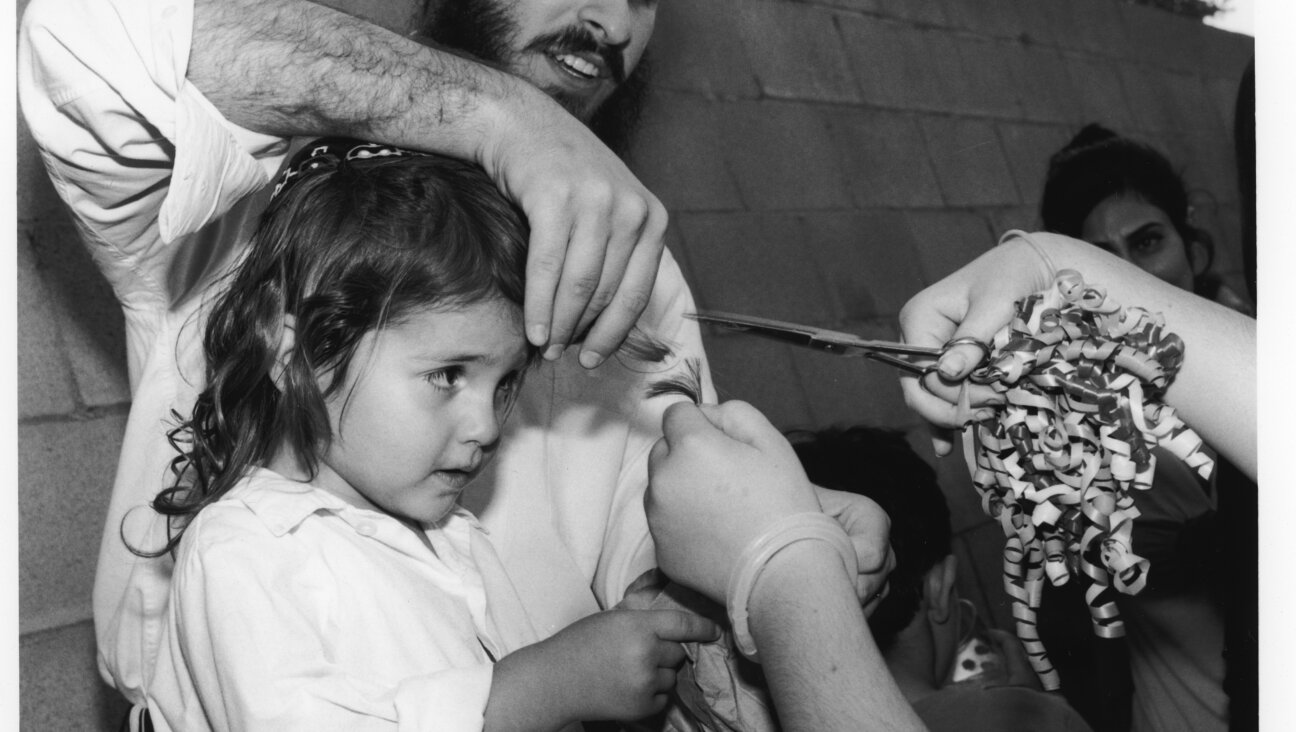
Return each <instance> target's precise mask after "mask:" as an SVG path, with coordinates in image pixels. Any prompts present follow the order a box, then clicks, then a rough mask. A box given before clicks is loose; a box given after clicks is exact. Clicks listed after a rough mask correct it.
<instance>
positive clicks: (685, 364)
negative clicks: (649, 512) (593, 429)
mask: <svg viewBox="0 0 1296 732" xmlns="http://www.w3.org/2000/svg"><path fill="white" fill-rule="evenodd" d="M695 310H696V306H695V305H694V303H693V294H692V293H691V292H690V291H689V287H688V284H687V283H686V282H685V280H684V275H683V273H682V272H681V271H680V268H679V265H678V264H677V263H676V262H675V259H674V257H672V256H671V254H670V252H669V251H668V252H666V253H665V254H664V255H663V257H662V264H661V268H660V270H659V272H658V276H657V282H656V284H655V286H654V288H653V295H652V299H651V300H650V301H649V305H648V308H647V309H646V310H645V312H644V314H643V316H641V317H640V320H639V327H640V328H641V329H643V330H644V331H645V332H647V333H648V334H649V335H650V336H652V337H653V338H654V339H657V340H659V341H661V342H663V343H664V344H666V345H668V346H670V348H671V355H670V356H668V357H667V360H666V363H665V364H664V367H663V368H662V369H660V370H657V371H654V372H651V373H647V374H645V378H644V379H643V381H642V385H641V388H640V389H639V390H637V391H635V392H632V393H630V394H627V395H626V398H627V399H630V400H632V401H633V402H634V403H635V404H636V406H635V407H634V408H633V410H632V414H633V418H632V424H631V427H630V431H629V436H628V437H627V440H626V448H625V453H624V455H625V458H624V463H623V464H622V467H621V472H620V474H619V476H618V480H617V487H616V492H615V495H614V496H613V501H612V505H611V510H610V513H609V517H608V524H607V530H606V533H605V535H604V539H603V553H602V554H601V555H600V558H599V564H598V568H597V570H596V573H595V577H594V592H595V595H596V597H597V598H598V601H599V604H600V605H601V606H602V607H604V608H610V607H613V606H614V605H616V604H617V603H618V602H620V601H621V599H622V597H623V596H624V594H625V590H626V588H627V587H629V585H630V583H631V582H633V581H634V580H635V579H636V578H638V577H639V576H640V575H642V574H643V573H644V572H646V571H648V570H649V569H652V568H654V567H656V566H657V557H656V548H655V546H654V545H653V541H652V536H651V535H650V534H649V532H648V519H647V516H646V514H645V513H644V506H643V500H644V491H645V490H646V489H647V487H648V455H649V453H650V452H651V451H652V447H653V445H654V444H656V442H657V440H658V439H659V438H660V437H661V434H662V417H663V415H664V413H665V411H666V408H667V407H669V406H670V405H671V404H673V403H675V402H677V401H679V400H680V399H681V397H680V396H673V395H664V396H656V397H649V396H648V393H647V392H648V389H649V388H650V387H651V386H652V384H653V383H654V382H658V381H662V380H666V379H673V378H677V377H678V378H680V380H682V381H695V382H696V383H695V384H694V386H696V387H697V388H698V390H699V396H700V397H701V400H702V401H703V402H704V403H709V404H714V403H715V402H716V393H715V386H714V385H713V384H712V382H711V370H710V367H709V366H708V365H707V358H706V352H705V351H704V350H703V348H702V334H701V330H700V328H699V326H698V323H697V321H695V320H692V319H690V318H685V317H684V314H685V313H691V312H693V311H695Z"/></svg>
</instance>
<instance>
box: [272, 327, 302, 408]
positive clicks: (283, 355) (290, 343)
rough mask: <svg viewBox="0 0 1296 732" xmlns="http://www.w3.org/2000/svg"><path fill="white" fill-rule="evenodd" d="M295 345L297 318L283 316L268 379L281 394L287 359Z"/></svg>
mask: <svg viewBox="0 0 1296 732" xmlns="http://www.w3.org/2000/svg"><path fill="white" fill-rule="evenodd" d="M296 345H297V316H295V315H284V317H283V323H281V324H280V326H279V345H278V347H277V348H276V349H275V358H274V364H273V365H271V367H270V379H271V380H272V381H274V385H275V388H277V389H278V390H279V391H281V392H282V391H283V389H284V383H283V381H284V373H285V372H287V370H288V358H289V356H291V355H292V350H293V348H294V347H295V346H296Z"/></svg>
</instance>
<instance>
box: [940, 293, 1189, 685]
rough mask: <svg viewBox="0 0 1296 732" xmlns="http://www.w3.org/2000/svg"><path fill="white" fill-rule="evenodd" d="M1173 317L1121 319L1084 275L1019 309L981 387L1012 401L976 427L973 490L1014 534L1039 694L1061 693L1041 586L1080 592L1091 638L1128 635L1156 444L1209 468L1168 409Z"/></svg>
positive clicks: (1179, 349)
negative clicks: (1040, 619)
mask: <svg viewBox="0 0 1296 732" xmlns="http://www.w3.org/2000/svg"><path fill="white" fill-rule="evenodd" d="M1164 326H1165V323H1164V319H1163V318H1162V317H1161V316H1160V315H1158V314H1153V313H1150V312H1148V311H1146V310H1143V309H1141V308H1134V307H1130V308H1122V307H1120V306H1119V305H1118V304H1116V303H1113V302H1111V300H1109V299H1108V298H1107V295H1106V292H1105V291H1104V290H1102V289H1101V288H1097V287H1093V286H1089V285H1086V284H1085V282H1084V279H1083V278H1082V277H1081V276H1080V274H1079V273H1077V272H1075V271H1073V270H1063V271H1061V272H1059V273H1058V274H1057V277H1056V278H1055V279H1054V282H1053V286H1052V287H1050V288H1049V289H1048V290H1045V291H1043V292H1040V293H1036V294H1034V295H1032V296H1030V297H1027V298H1025V299H1023V300H1020V301H1018V303H1017V308H1016V315H1015V317H1014V318H1013V320H1012V322H1011V323H1009V324H1008V326H1006V327H1005V328H1004V329H1002V330H1001V331H999V333H997V334H996V335H995V338H994V342H993V343H992V344H991V355H990V360H989V363H988V365H986V366H985V367H983V368H982V369H980V370H979V371H978V372H977V373H976V374H974V375H973V381H975V382H978V383H986V384H989V385H990V386H991V387H992V388H994V389H995V390H996V391H997V392H999V393H1001V394H1003V396H1004V397H1005V399H1006V404H1004V405H1003V406H1001V407H997V408H995V411H994V416H992V417H991V418H989V419H987V420H983V421H981V422H977V423H975V424H973V425H972V428H971V435H970V437H971V439H970V440H968V441H966V442H965V445H966V449H967V457H968V464H969V467H970V468H971V471H972V482H973V484H974V485H975V486H976V489H977V491H978V493H979V494H980V496H981V505H982V508H983V509H984V510H985V512H986V514H987V515H988V516H990V517H991V518H994V519H995V520H996V521H998V523H999V525H1000V527H1001V528H1002V529H1003V532H1004V536H1005V540H1006V541H1005V546H1004V588H1005V590H1006V591H1007V593H1008V595H1009V596H1010V597H1011V598H1012V605H1013V617H1014V619H1015V620H1016V625H1017V628H1016V630H1017V637H1018V638H1019V639H1020V640H1021V641H1022V644H1023V645H1024V646H1025V648H1026V653H1027V656H1028V658H1029V659H1030V662H1031V665H1032V667H1033V668H1034V669H1035V673H1036V674H1037V675H1038V676H1039V677H1040V681H1041V682H1042V683H1043V685H1044V688H1046V689H1049V690H1053V689H1057V688H1058V687H1059V686H1060V682H1059V680H1058V675H1057V672H1056V670H1054V669H1053V666H1052V664H1051V663H1050V662H1049V660H1048V656H1047V654H1045V652H1044V646H1043V644H1041V643H1040V639H1039V633H1038V631H1037V628H1036V613H1037V611H1038V609H1039V604H1040V596H1041V593H1042V591H1043V583H1044V582H1045V581H1046V580H1047V581H1049V582H1052V583H1053V584H1054V585H1061V584H1064V583H1066V582H1067V581H1068V580H1069V579H1070V577H1072V576H1078V577H1079V578H1080V581H1082V582H1084V583H1085V599H1086V602H1087V604H1088V606H1089V612H1090V617H1091V619H1092V621H1093V627H1094V632H1095V633H1096V634H1097V635H1099V636H1101V637H1105V638H1117V637H1121V636H1123V635H1124V634H1125V626H1124V623H1123V622H1122V621H1121V618H1120V613H1119V611H1118V610H1117V608H1116V603H1115V595H1114V594H1113V593H1114V592H1121V593H1124V594H1127V595H1134V594H1137V593H1138V592H1139V591H1140V590H1142V589H1143V586H1144V585H1145V584H1146V583H1147V576H1148V571H1149V566H1148V561H1147V560H1146V559H1144V558H1143V557H1140V556H1139V555H1138V554H1136V553H1135V551H1134V520H1135V519H1136V518H1138V515H1139V512H1138V509H1137V508H1135V507H1134V501H1133V498H1132V492H1133V491H1136V490H1148V489H1149V488H1151V486H1152V474H1153V471H1154V469H1155V467H1156V457H1155V455H1154V454H1153V452H1152V450H1153V448H1154V447H1161V448H1164V449H1166V450H1169V451H1170V453H1171V454H1173V455H1175V456H1176V457H1178V458H1179V459H1181V460H1183V461H1184V462H1185V463H1186V464H1187V465H1188V466H1190V467H1191V468H1193V469H1194V470H1196V471H1197V472H1198V474H1199V475H1201V476H1202V477H1203V478H1207V477H1209V476H1210V473H1211V470H1212V469H1213V467H1214V462H1213V461H1212V460H1211V458H1210V457H1209V456H1208V455H1207V454H1206V453H1205V452H1204V451H1203V450H1202V440H1201V438H1200V437H1198V436H1197V434H1196V433H1195V432H1193V430H1192V429H1190V428H1189V427H1188V426H1187V425H1185V424H1184V423H1183V421H1182V420H1180V419H1179V417H1178V416H1177V415H1176V414H1175V411H1174V409H1172V408H1171V407H1169V406H1167V405H1165V404H1163V403H1161V401H1160V398H1161V396H1162V395H1163V394H1164V393H1165V390H1166V388H1167V387H1168V386H1169V385H1170V383H1171V382H1173V381H1174V377H1175V375H1176V374H1177V373H1178V372H1179V368H1180V366H1181V365H1182V364H1183V357H1184V344H1183V341H1182V340H1181V339H1180V338H1179V336H1177V335H1175V334H1173V333H1170V332H1168V331H1166V330H1165V327H1164Z"/></svg>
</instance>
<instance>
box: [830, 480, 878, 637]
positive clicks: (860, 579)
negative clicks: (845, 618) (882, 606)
mask: <svg viewBox="0 0 1296 732" xmlns="http://www.w3.org/2000/svg"><path fill="white" fill-rule="evenodd" d="M815 490H816V491H817V493H818V496H819V505H820V506H822V507H823V512H824V513H825V514H827V515H829V516H831V517H833V518H835V519H837V522H838V523H840V524H841V526H842V528H843V529H845V530H846V535H847V536H849V537H850V540H851V544H852V545H854V547H855V560H856V561H857V562H859V574H858V575H856V577H855V595H856V596H857V597H858V598H859V601H860V604H861V605H863V606H864V614H865V615H872V614H873V611H874V610H876V609H877V606H878V603H879V602H881V601H882V598H884V597H886V590H887V584H886V582H887V577H888V576H889V575H890V574H891V570H893V569H895V562H896V560H895V552H893V551H891V542H890V541H888V538H889V536H890V533H891V519H890V517H888V516H887V514H886V511H883V510H882V507H881V506H879V505H877V503H876V502H875V501H873V499H871V498H867V497H865V496H861V495H858V494H855V493H848V492H846V491H835V490H830V489H828V488H821V487H819V486H815Z"/></svg>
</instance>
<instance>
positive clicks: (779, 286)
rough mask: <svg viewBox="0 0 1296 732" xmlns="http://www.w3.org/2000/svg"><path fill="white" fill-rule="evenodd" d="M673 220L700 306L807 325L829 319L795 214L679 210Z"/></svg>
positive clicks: (829, 305) (826, 302) (819, 280)
mask: <svg viewBox="0 0 1296 732" xmlns="http://www.w3.org/2000/svg"><path fill="white" fill-rule="evenodd" d="M678 224H679V227H680V234H681V236H682V237H683V239H684V241H685V244H686V246H687V247H688V252H689V261H690V263H691V264H692V266H693V268H694V275H696V277H697V283H698V287H697V290H696V291H695V292H694V296H695V297H696V299H697V301H698V303H699V304H700V306H701V307H707V308H711V309H714V310H729V311H734V312H740V313H749V314H752V315H762V316H765V317H770V318H778V319H780V320H795V321H800V322H807V323H822V322H827V321H828V320H830V319H831V318H832V317H833V312H832V303H831V301H830V300H829V298H826V297H824V296H823V293H824V288H825V286H826V285H825V283H824V281H823V279H822V277H821V276H820V274H819V272H818V270H817V268H816V267H815V264H814V262H813V261H811V259H810V257H809V256H807V249H806V244H805V237H806V229H805V224H804V221H803V220H802V219H801V217H799V216H791V215H781V214H685V215H682V216H680V217H679V219H678Z"/></svg>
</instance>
